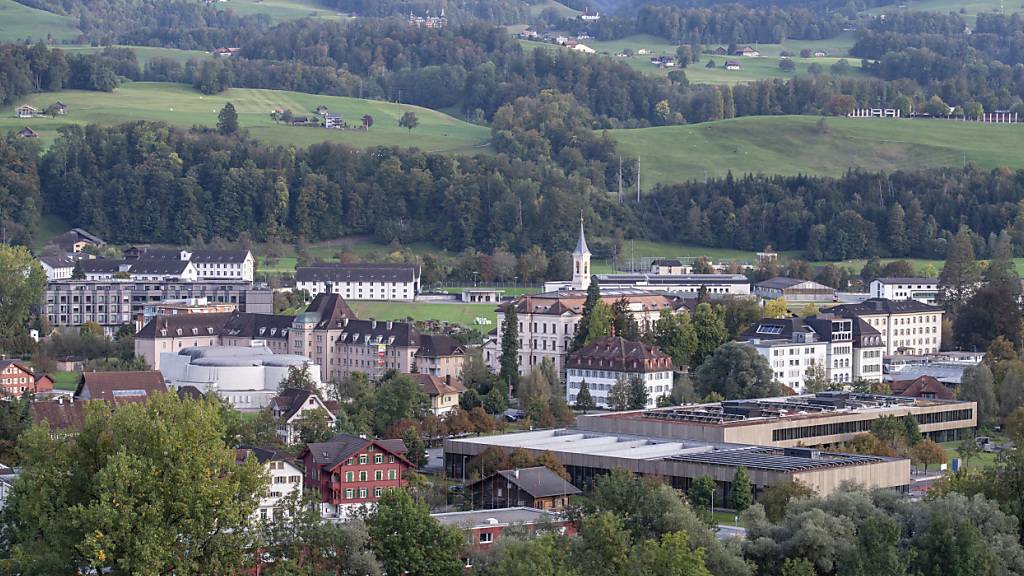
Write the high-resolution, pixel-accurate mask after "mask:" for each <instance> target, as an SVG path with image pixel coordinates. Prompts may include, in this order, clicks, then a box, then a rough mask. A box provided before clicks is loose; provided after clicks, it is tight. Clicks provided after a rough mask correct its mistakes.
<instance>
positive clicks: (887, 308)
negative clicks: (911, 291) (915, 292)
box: [825, 298, 942, 316]
mask: <svg viewBox="0 0 1024 576" xmlns="http://www.w3.org/2000/svg"><path fill="white" fill-rule="evenodd" d="M825 312H831V313H833V314H842V315H844V316H850V315H853V316H856V315H858V314H868V315H870V314H913V313H915V312H917V313H924V312H942V308H940V307H939V306H931V305H929V304H924V303H921V302H918V301H917V300H889V299H888V298H869V299H868V300H865V301H863V302H860V303H858V304H840V305H839V306H833V307H831V308H828V309H827V310H825Z"/></svg>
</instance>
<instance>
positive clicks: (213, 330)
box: [135, 312, 240, 338]
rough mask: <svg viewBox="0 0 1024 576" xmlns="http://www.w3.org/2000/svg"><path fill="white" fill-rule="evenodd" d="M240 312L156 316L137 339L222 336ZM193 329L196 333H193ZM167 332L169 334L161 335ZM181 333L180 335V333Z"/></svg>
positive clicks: (138, 334) (140, 331)
mask: <svg viewBox="0 0 1024 576" xmlns="http://www.w3.org/2000/svg"><path fill="white" fill-rule="evenodd" d="M238 314H240V313H238V312H217V313H214V314H173V315H171V316H154V317H153V319H152V320H150V321H149V322H147V323H146V325H145V326H143V327H142V329H141V330H139V331H138V333H136V334H135V337H136V338H170V337H173V336H192V335H205V336H211V335H214V334H220V333H221V331H222V330H223V329H224V325H225V324H227V322H228V321H229V320H231V318H232V317H233V316H236V315H238ZM193 328H194V329H195V332H193ZM161 330H166V331H167V333H166V334H163V333H161ZM179 330H180V331H181V333H180V334H179V332H178V331H179Z"/></svg>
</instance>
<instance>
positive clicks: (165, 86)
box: [0, 82, 490, 153]
mask: <svg viewBox="0 0 1024 576" xmlns="http://www.w3.org/2000/svg"><path fill="white" fill-rule="evenodd" d="M57 100H60V101H61V102H64V103H65V104H67V105H68V108H69V112H68V115H67V116H64V117H58V118H55V119H51V118H33V119H30V120H23V119H18V118H14V114H13V110H14V106H10V107H8V108H7V109H6V110H4V112H3V115H2V116H3V117H2V118H0V132H6V131H8V130H18V129H21V128H22V127H23V126H30V127H31V128H32V129H33V130H35V131H36V132H37V133H39V134H40V136H41V138H42V139H43V142H44V144H45V143H48V142H49V141H52V139H53V138H55V137H56V130H57V128H59V127H60V126H63V125H65V124H90V123H96V124H106V125H111V124H120V123H122V122H128V121H133V120H160V121H163V122H167V123H168V124H172V125H175V126H180V127H183V128H189V127H191V126H193V125H197V124H198V125H205V126H215V125H216V123H217V113H218V112H219V111H220V109H221V108H222V107H223V106H224V104H225V103H226V102H231V103H232V104H234V106H235V109H236V110H237V111H238V120H239V124H240V125H241V127H242V128H244V129H247V130H249V132H250V134H251V135H252V136H253V137H255V138H259V139H262V140H265V141H268V142H273V143H276V144H291V145H296V146H308V145H310V144H314V143H317V142H323V141H333V142H343V143H346V144H350V145H352V146H357V147H371V146H378V145H384V146H392V145H395V146H409V147H417V148H420V149H423V150H429V151H437V152H441V151H445V152H446V151H458V152H465V153H472V152H480V151H486V150H487V142H488V139H489V138H490V130H489V129H488V128H486V127H484V126H476V125H474V124H469V123H466V122H462V121H461V120H457V119H455V118H452V117H451V116H448V115H446V114H442V113H440V112H435V111H433V110H428V109H426V108H419V107H416V106H406V105H399V104H391V103H388V102H379V101H376V100H360V99H358V98H342V97H338V96H317V95H314V94H303V93H299V92H285V91H278V90H253V89H243V88H233V89H231V90H228V91H226V92H224V93H222V94H217V95H215V96H204V95H203V94H200V93H199V92H196V91H195V90H193V89H192V88H191V87H189V86H186V85H183V84H171V83H160V82H136V83H130V84H125V85H124V86H121V87H120V88H118V89H117V90H115V91H114V92H112V93H104V92H86V91H76V90H71V91H66V92H56V93H43V94H33V95H31V96H28V97H26V98H25V99H24V100H22V101H19V102H17V103H16V105H20V104H31V105H33V106H35V107H37V108H45V107H46V106H47V105H49V104H52V103H53V102H55V101H57ZM320 104H323V105H325V106H327V107H328V108H329V109H330V110H331V111H332V112H335V113H341V114H342V116H343V117H344V118H346V120H347V121H348V122H349V123H350V124H355V125H358V124H359V118H361V117H362V116H363V115H364V114H369V115H371V116H373V118H374V125H373V127H372V128H371V129H370V130H369V131H368V132H364V131H362V130H326V129H323V128H317V127H306V126H287V125H284V124H276V123H274V121H273V120H271V119H270V112H271V111H272V110H274V109H275V108H287V109H290V110H292V112H293V113H295V114H296V115H311V114H312V113H313V110H314V109H315V108H316V107H317V106H318V105H320ZM410 110H411V111H413V112H415V113H416V115H417V116H418V117H419V121H420V124H419V127H417V128H416V129H415V130H413V131H411V132H410V131H408V130H406V129H404V128H400V127H399V126H398V118H399V117H400V116H401V115H402V114H403V113H405V112H406V111H410Z"/></svg>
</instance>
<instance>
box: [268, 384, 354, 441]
mask: <svg viewBox="0 0 1024 576" xmlns="http://www.w3.org/2000/svg"><path fill="white" fill-rule="evenodd" d="M332 407H333V408H335V409H337V403H334V405H333V406H328V405H327V403H326V402H324V401H323V400H321V399H320V396H318V395H316V394H314V393H312V392H310V391H309V390H302V389H299V388H285V389H284V390H281V392H280V393H278V395H277V396H276V397H275V398H274V400H273V401H272V402H271V403H270V408H271V413H272V414H273V415H274V418H276V419H277V437H278V438H280V439H281V442H284V443H285V444H297V443H298V442H299V440H300V438H299V422H301V421H302V419H303V418H305V417H306V415H307V414H309V413H310V412H313V411H316V410H322V411H323V413H324V416H325V417H326V419H327V422H328V424H330V425H331V427H332V428H333V427H334V423H335V422H336V421H337V420H338V417H337V416H335V415H334V412H333V411H332V410H331V408H332Z"/></svg>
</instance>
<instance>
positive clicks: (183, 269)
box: [81, 258, 199, 282]
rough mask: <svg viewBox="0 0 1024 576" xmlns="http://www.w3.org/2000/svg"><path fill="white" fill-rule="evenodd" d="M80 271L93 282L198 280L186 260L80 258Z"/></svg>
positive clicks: (195, 272)
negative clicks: (117, 280)
mask: <svg viewBox="0 0 1024 576" xmlns="http://www.w3.org/2000/svg"><path fill="white" fill-rule="evenodd" d="M81 262H82V271H83V272H84V273H85V279H86V280H90V281H95V282H106V281H109V280H114V279H116V278H122V279H127V280H133V281H135V282H157V281H161V280H172V281H176V282H195V281H197V280H199V271H198V270H197V269H196V267H195V265H194V264H192V263H191V262H189V261H188V260H111V259H107V258H95V259H91V260H82V261H81Z"/></svg>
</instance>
